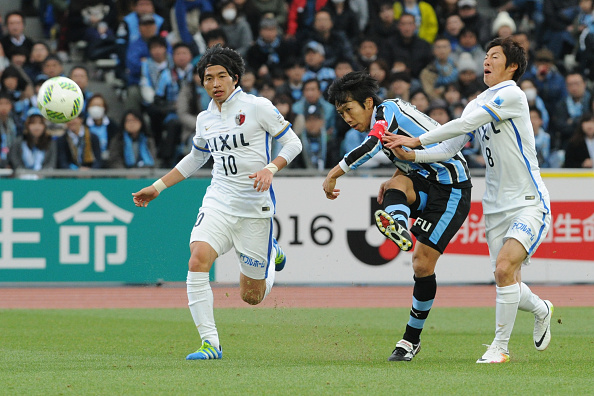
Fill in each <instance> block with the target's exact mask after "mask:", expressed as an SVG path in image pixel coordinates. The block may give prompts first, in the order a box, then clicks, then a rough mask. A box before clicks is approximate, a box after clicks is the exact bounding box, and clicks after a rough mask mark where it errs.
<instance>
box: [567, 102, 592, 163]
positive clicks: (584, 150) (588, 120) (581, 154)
mask: <svg viewBox="0 0 594 396" xmlns="http://www.w3.org/2000/svg"><path fill="white" fill-rule="evenodd" d="M593 159H594V115H593V114H592V113H587V114H584V115H583V116H582V118H581V119H580V122H579V124H578V128H577V130H576V131H575V133H574V135H573V136H572V137H571V139H570V140H569V144H568V145H567V150H566V151H565V164H564V165H563V167H564V168H589V169H592V168H594V160H593Z"/></svg>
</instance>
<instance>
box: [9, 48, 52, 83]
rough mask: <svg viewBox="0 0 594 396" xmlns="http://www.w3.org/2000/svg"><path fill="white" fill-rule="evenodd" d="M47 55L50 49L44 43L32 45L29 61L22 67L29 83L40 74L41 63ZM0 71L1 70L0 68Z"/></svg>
mask: <svg viewBox="0 0 594 396" xmlns="http://www.w3.org/2000/svg"><path fill="white" fill-rule="evenodd" d="M49 54H50V49H49V47H48V45H47V44H46V43H44V42H42V41H39V42H36V43H35V44H33V47H32V49H31V55H30V56H29V61H28V62H27V63H26V64H25V65H24V66H23V70H25V72H26V73H27V75H28V76H29V78H30V79H31V81H35V80H36V79H37V76H39V75H40V74H41V73H42V70H41V67H42V65H43V61H44V60H45V58H47V57H48V56H49ZM0 69H2V67H1V66H0Z"/></svg>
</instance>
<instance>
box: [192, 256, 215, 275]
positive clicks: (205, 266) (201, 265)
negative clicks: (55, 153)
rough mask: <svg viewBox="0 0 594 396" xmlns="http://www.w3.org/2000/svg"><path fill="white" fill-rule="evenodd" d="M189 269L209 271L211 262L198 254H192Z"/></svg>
mask: <svg viewBox="0 0 594 396" xmlns="http://www.w3.org/2000/svg"><path fill="white" fill-rule="evenodd" d="M188 269H189V270H190V271H191V272H208V271H210V264H209V263H208V261H205V260H203V259H202V258H201V257H200V256H198V255H192V256H191V257H190V260H189V261H188Z"/></svg>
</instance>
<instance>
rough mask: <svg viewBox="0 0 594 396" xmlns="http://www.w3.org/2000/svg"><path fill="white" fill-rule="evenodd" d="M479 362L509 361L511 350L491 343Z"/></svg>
mask: <svg viewBox="0 0 594 396" xmlns="http://www.w3.org/2000/svg"><path fill="white" fill-rule="evenodd" d="M476 362H477V363H507V362H509V352H508V351H507V350H505V349H503V348H502V347H500V346H498V345H489V349H487V352H485V354H484V355H483V357H482V358H480V359H479V360H477V361H476Z"/></svg>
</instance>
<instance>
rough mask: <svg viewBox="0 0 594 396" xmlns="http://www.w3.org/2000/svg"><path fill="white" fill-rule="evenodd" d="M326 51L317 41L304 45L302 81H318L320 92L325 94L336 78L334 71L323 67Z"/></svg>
mask: <svg viewBox="0 0 594 396" xmlns="http://www.w3.org/2000/svg"><path fill="white" fill-rule="evenodd" d="M325 60H326V50H325V49H324V46H323V45H322V44H320V43H318V42H317V41H310V42H309V43H307V44H306V45H305V74H304V75H303V80H304V81H306V80H310V79H312V78H315V79H316V80H318V81H319V83H320V87H321V89H322V92H325V91H326V89H327V88H328V86H329V85H330V83H332V81H334V79H335V78H336V74H335V73H334V69H333V68H331V67H328V66H325V63H326V62H325Z"/></svg>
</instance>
